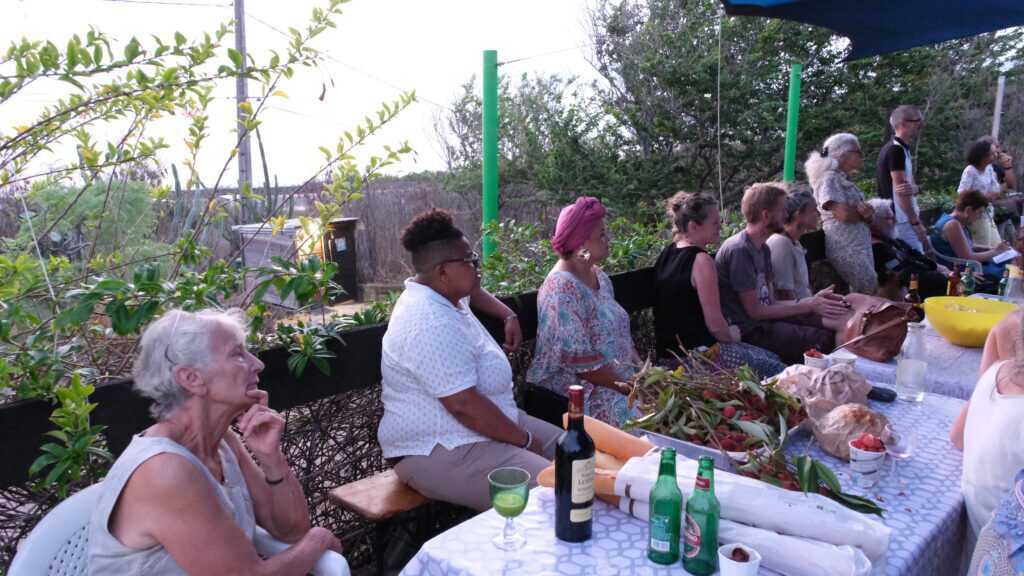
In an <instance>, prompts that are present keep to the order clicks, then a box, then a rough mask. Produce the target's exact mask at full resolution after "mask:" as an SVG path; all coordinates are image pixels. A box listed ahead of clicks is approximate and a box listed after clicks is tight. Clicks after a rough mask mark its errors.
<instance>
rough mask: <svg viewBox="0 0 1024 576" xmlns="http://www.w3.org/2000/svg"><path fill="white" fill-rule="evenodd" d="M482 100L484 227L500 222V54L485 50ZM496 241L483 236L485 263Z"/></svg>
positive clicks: (482, 203)
mask: <svg viewBox="0 0 1024 576" xmlns="http://www.w3.org/2000/svg"><path fill="white" fill-rule="evenodd" d="M483 79H484V95H483V96H484V97H483V122H482V123H483V154H484V157H483V162H482V165H483V201H482V202H481V206H482V207H483V225H484V226H486V225H487V224H489V223H491V222H494V221H495V220H497V219H498V51H497V50H484V74H483ZM494 248H495V246H494V239H493V238H491V237H490V235H489V234H488V235H485V236H484V254H483V257H484V260H487V257H488V256H490V255H491V254H492V253H493V252H494Z"/></svg>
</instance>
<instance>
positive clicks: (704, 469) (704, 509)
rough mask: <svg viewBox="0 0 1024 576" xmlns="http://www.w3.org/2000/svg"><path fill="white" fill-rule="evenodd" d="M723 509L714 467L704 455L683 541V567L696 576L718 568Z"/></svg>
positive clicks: (687, 508) (687, 512)
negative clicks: (720, 525) (719, 531)
mask: <svg viewBox="0 0 1024 576" xmlns="http://www.w3.org/2000/svg"><path fill="white" fill-rule="evenodd" d="M720 515H721V508H720V506H719V505H718V498H715V464H714V461H713V460H712V459H711V457H710V456H701V457H700V465H699V468H698V470H697V480H696V482H695V483H694V487H693V493H692V494H690V497H689V498H688V499H687V500H686V527H685V528H684V530H683V539H684V541H685V542H686V548H685V551H684V552H683V568H686V571H687V572H689V573H690V574H695V575H696V576H708V575H709V574H713V573H714V572H715V570H717V569H718V517H719V516H720Z"/></svg>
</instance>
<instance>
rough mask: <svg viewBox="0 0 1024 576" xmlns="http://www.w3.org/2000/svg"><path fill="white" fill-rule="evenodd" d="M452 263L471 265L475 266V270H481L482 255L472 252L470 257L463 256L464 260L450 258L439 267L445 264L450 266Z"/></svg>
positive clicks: (439, 264)
mask: <svg viewBox="0 0 1024 576" xmlns="http://www.w3.org/2000/svg"><path fill="white" fill-rule="evenodd" d="M452 262H462V263H464V264H469V265H471V266H473V268H477V269H479V268H480V255H479V254H477V253H476V252H470V253H469V256H463V257H462V258H449V259H448V260H442V261H440V262H438V263H437V265H438V266H441V265H443V264H450V263H452Z"/></svg>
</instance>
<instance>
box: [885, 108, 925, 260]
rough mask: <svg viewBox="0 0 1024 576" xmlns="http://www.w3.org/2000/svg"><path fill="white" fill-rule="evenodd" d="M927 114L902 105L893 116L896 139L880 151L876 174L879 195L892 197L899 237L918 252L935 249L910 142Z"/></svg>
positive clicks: (891, 120) (918, 132) (894, 136)
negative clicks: (922, 206)
mask: <svg viewBox="0 0 1024 576" xmlns="http://www.w3.org/2000/svg"><path fill="white" fill-rule="evenodd" d="M923 122H924V117H923V116H922V115H921V111H920V110H918V109H917V107H916V106H910V105H903V106H898V107H897V108H896V109H895V110H893V111H892V114H891V115H890V116H889V124H890V125H891V126H892V129H893V132H894V135H893V139H892V140H890V141H889V142H887V143H886V144H885V146H882V150H881V151H880V152H879V153H878V165H877V170H876V174H875V178H876V181H877V184H878V195H879V196H880V197H882V198H885V199H888V200H891V201H892V204H893V213H894V214H895V215H896V237H897V238H899V239H900V240H903V241H904V242H906V243H907V244H909V245H910V246H911V247H912V248H914V249H915V250H917V251H918V252H921V253H924V252H925V251H929V252H930V251H931V246H929V244H928V231H927V229H926V228H925V227H924V224H923V223H922V222H921V217H920V209H919V208H918V206H917V197H916V196H917V194H918V192H919V191H920V188H919V187H918V185H917V183H916V181H915V179H914V163H913V157H912V155H911V153H910V143H911V142H913V141H914V139H915V138H917V136H918V134H920V133H921V125H922V123H923Z"/></svg>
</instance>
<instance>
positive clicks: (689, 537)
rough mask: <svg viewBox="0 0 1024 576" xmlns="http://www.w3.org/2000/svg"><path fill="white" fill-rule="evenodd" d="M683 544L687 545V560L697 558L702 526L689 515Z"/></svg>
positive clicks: (685, 553) (684, 530)
mask: <svg viewBox="0 0 1024 576" xmlns="http://www.w3.org/2000/svg"><path fill="white" fill-rule="evenodd" d="M698 480H699V478H698ZM683 543H684V544H685V545H686V551H685V552H684V555H685V556H686V557H687V558H696V557H697V555H698V554H700V543H701V536H700V525H699V524H697V522H696V520H694V519H693V516H690V515H689V514H687V515H686V528H684V529H683Z"/></svg>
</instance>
